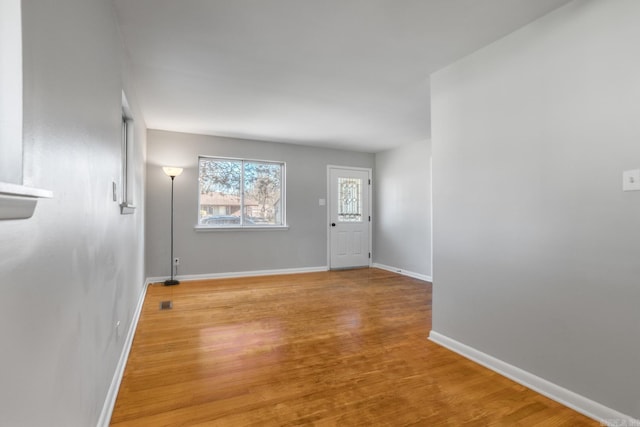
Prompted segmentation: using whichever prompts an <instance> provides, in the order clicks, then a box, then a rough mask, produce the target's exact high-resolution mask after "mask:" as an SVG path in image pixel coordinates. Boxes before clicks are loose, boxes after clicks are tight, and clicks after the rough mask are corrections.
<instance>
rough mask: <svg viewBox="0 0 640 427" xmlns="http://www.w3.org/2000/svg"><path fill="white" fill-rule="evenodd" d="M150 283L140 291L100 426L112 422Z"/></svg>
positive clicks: (105, 402)
mask: <svg viewBox="0 0 640 427" xmlns="http://www.w3.org/2000/svg"><path fill="white" fill-rule="evenodd" d="M148 285H149V283H148V281H145V284H144V286H143V287H142V291H141V292H140V297H139V298H138V305H137V306H136V308H135V311H134V313H133V319H131V324H130V325H129V330H128V331H127V338H126V340H125V342H124V346H123V347H122V353H120V360H118V365H116V371H115V372H114V374H113V379H112V380H111V385H110V386H109V391H108V392H107V397H106V399H105V401H104V405H103V406H102V412H101V413H100V418H99V419H98V427H108V426H109V423H110V422H111V415H112V414H113V408H114V406H115V404H116V398H117V397H118V391H119V390H120V383H121V382H122V376H123V375H124V368H125V367H126V366H127V360H128V359H129V352H130V351H131V344H133V337H134V336H135V334H136V329H137V327H138V320H140V313H141V312H142V305H143V304H144V298H145V296H146V295H147V288H148Z"/></svg>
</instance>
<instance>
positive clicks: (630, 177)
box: [622, 169, 640, 191]
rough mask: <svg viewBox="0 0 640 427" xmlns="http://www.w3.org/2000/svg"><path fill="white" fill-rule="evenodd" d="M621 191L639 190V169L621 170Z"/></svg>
mask: <svg viewBox="0 0 640 427" xmlns="http://www.w3.org/2000/svg"><path fill="white" fill-rule="evenodd" d="M622 191H640V169H633V170H628V171H624V172H622Z"/></svg>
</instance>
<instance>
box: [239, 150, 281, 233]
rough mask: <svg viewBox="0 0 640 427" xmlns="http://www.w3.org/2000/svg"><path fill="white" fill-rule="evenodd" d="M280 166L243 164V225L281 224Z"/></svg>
mask: <svg viewBox="0 0 640 427" xmlns="http://www.w3.org/2000/svg"><path fill="white" fill-rule="evenodd" d="M281 194H282V165H281V164H279V163H266V162H250V161H245V162H244V224H245V225H281V224H282V197H281Z"/></svg>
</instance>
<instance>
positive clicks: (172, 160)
mask: <svg viewBox="0 0 640 427" xmlns="http://www.w3.org/2000/svg"><path fill="white" fill-rule="evenodd" d="M147 139H148V157H147V218H146V219H147V223H146V227H147V228H146V232H147V244H146V246H147V252H146V256H147V275H148V276H150V277H164V276H169V274H170V268H171V264H170V245H169V226H170V191H171V180H170V179H169V178H168V177H167V176H166V175H164V173H163V172H162V169H161V166H163V165H164V166H167V165H173V166H180V167H184V168H185V170H184V172H183V174H182V175H180V176H179V177H177V178H176V180H175V206H176V209H175V248H174V256H176V257H180V267H179V271H178V275H193V274H216V273H229V272H247V271H257V270H273V269H286V268H310V267H322V266H326V265H327V230H328V223H327V210H326V206H319V204H318V199H321V198H323V199H326V197H327V196H326V192H327V165H329V164H334V165H344V166H355V167H367V168H373V163H374V156H373V154H366V153H355V152H349V151H340V150H330V149H322V148H313V147H305V146H299V145H291V144H278V143H272V142H263V141H250V140H242V139H233V138H223V137H216V136H203V135H193V134H184V133H173V132H165V131H157V130H149V131H148V132H147ZM198 155H209V156H222V157H236V158H249V159H258V160H276V161H284V162H286V164H287V182H286V185H287V222H288V223H289V226H290V228H289V229H288V230H264V231H263V230H251V231H246V230H241V231H230V230H226V231H207V232H202V231H195V230H194V228H193V227H194V225H195V224H196V222H197V206H198V204H197V196H198Z"/></svg>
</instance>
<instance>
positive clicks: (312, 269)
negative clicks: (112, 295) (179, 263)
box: [147, 265, 329, 283]
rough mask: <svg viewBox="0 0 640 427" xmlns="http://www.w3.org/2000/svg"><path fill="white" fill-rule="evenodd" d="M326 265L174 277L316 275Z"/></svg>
mask: <svg viewBox="0 0 640 427" xmlns="http://www.w3.org/2000/svg"><path fill="white" fill-rule="evenodd" d="M328 269H329V268H328V267H327V266H326V265H323V266H321V267H303V268H283V269H278V270H254V271H231V272H227V273H207V274H185V275H182V276H176V277H175V279H176V280H179V281H183V282H188V281H190V280H207V279H228V278H234V277H254V276H275V275H279V274H299V273H317V272H320V271H327V270H328ZM167 279H169V276H166V277H148V278H147V283H157V282H164V281H165V280H167Z"/></svg>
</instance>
